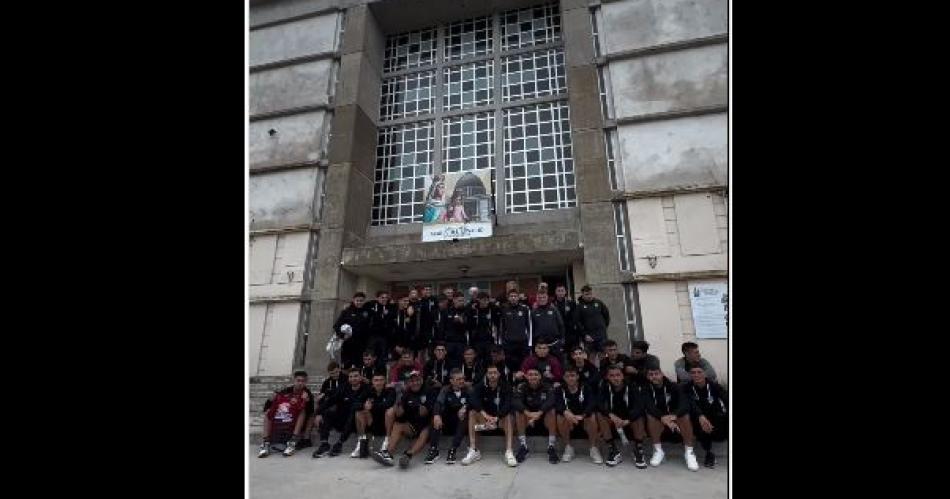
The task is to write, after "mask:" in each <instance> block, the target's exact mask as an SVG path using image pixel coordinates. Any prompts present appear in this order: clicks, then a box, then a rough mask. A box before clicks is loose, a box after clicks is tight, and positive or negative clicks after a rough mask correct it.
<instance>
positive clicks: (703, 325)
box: [688, 282, 729, 339]
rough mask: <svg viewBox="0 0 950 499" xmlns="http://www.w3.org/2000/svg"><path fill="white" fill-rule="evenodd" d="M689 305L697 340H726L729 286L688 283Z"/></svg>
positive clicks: (716, 283)
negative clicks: (691, 310)
mask: <svg viewBox="0 0 950 499" xmlns="http://www.w3.org/2000/svg"><path fill="white" fill-rule="evenodd" d="M688 286H689V303H690V305H691V308H692V309H693V324H695V325H696V337H697V338H706V339H708V338H727V337H728V331H729V285H728V283H725V282H691V283H689V285H688Z"/></svg>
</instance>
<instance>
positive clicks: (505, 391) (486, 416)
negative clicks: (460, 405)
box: [462, 364, 518, 466]
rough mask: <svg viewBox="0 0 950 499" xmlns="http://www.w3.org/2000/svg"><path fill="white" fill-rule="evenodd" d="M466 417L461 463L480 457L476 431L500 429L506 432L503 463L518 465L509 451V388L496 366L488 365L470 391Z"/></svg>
mask: <svg viewBox="0 0 950 499" xmlns="http://www.w3.org/2000/svg"><path fill="white" fill-rule="evenodd" d="M468 414H469V418H468V444H469V446H468V454H466V455H465V457H464V458H462V464H463V465H469V464H472V463H473V462H475V461H478V460H479V459H481V458H482V453H481V452H480V451H479V450H478V433H479V432H481V431H492V430H495V429H498V428H501V429H502V430H503V431H504V433H505V462H507V463H508V466H517V465H518V462H517V461H516V460H515V455H514V452H512V450H511V437H512V433H513V431H512V424H511V417H510V414H511V385H510V384H508V383H506V382H505V380H504V379H502V377H501V372H500V371H499V370H498V365H496V364H489V366H488V368H487V369H486V370H485V378H484V379H483V380H482V381H481V382H479V383H476V384H475V386H474V387H473V388H472V396H471V400H470V402H469V411H468Z"/></svg>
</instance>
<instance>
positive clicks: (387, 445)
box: [379, 437, 389, 451]
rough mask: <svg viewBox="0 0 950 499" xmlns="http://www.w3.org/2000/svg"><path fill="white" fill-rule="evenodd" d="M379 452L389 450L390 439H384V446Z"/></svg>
mask: <svg viewBox="0 0 950 499" xmlns="http://www.w3.org/2000/svg"><path fill="white" fill-rule="evenodd" d="M379 450H385V451H388V450H389V437H385V438H383V445H380V446H379Z"/></svg>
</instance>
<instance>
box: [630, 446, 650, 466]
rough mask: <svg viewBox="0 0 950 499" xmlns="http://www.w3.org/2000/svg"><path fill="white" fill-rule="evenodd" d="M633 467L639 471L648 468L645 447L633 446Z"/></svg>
mask: <svg viewBox="0 0 950 499" xmlns="http://www.w3.org/2000/svg"><path fill="white" fill-rule="evenodd" d="M633 465H634V466H636V467H637V468H639V469H641V470H642V469H643V468H646V467H647V462H646V461H645V460H644V459H643V445H641V444H634V445H633Z"/></svg>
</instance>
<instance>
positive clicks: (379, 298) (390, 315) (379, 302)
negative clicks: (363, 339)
mask: <svg viewBox="0 0 950 499" xmlns="http://www.w3.org/2000/svg"><path fill="white" fill-rule="evenodd" d="M366 309H367V310H369V311H370V314H372V315H373V325H372V327H371V328H370V334H369V342H368V343H367V345H366V348H369V349H372V350H373V352H375V353H376V367H377V368H379V369H386V361H387V360H389V350H390V348H392V344H393V338H392V337H393V332H394V331H395V329H396V313H397V306H396V304H394V303H392V302H390V301H389V293H388V292H386V291H377V292H376V299H375V300H372V301H369V302H367V303H366Z"/></svg>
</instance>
